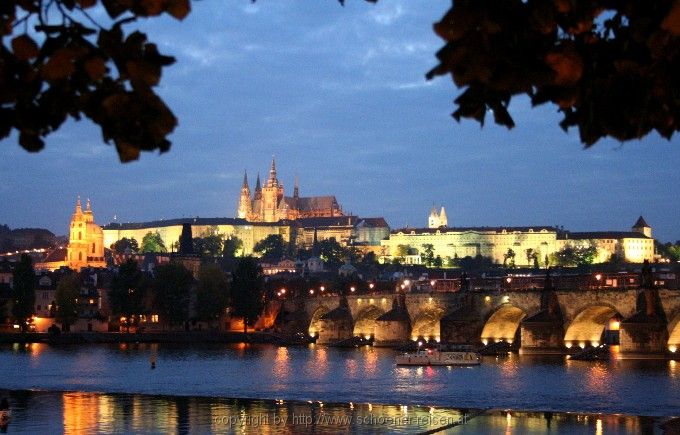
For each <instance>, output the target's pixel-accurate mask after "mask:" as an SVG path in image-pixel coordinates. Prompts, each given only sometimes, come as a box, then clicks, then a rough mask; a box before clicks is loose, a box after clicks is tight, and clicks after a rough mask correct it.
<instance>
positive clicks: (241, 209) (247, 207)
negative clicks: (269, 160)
mask: <svg viewBox="0 0 680 435" xmlns="http://www.w3.org/2000/svg"><path fill="white" fill-rule="evenodd" d="M257 180H258V186H259V181H260V178H259V176H258V179H257ZM252 212H253V207H252V203H251V202H250V187H249V186H248V173H247V172H244V173H243V185H242V186H241V197H240V198H239V200H238V211H237V212H236V217H238V218H241V219H248V217H249V216H250V214H251V213H252Z"/></svg>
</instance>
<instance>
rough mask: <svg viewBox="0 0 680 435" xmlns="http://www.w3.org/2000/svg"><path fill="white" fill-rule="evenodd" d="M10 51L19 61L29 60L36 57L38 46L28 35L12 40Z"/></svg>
mask: <svg viewBox="0 0 680 435" xmlns="http://www.w3.org/2000/svg"><path fill="white" fill-rule="evenodd" d="M12 51H13V52H14V55H15V56H16V57H17V59H19V60H30V59H33V58H35V57H37V56H38V53H39V49H38V44H36V43H35V41H33V39H31V37H30V36H28V35H21V36H17V37H16V38H14V39H12Z"/></svg>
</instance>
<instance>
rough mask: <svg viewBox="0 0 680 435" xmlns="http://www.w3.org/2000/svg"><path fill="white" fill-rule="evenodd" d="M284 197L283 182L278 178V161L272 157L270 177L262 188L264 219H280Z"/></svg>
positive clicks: (272, 220) (271, 220) (270, 220)
mask: <svg viewBox="0 0 680 435" xmlns="http://www.w3.org/2000/svg"><path fill="white" fill-rule="evenodd" d="M281 198H283V184H280V183H279V180H278V179H277V178H276V161H275V160H274V158H273V157H272V166H271V168H270V169H269V179H268V180H267V183H266V184H265V186H264V187H263V188H262V220H263V221H264V222H276V221H278V220H279V216H278V213H277V211H278V208H279V201H280V200H281Z"/></svg>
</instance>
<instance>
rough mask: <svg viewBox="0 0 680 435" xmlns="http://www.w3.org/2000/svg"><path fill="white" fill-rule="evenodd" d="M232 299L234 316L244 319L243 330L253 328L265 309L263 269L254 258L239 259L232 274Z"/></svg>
mask: <svg viewBox="0 0 680 435" xmlns="http://www.w3.org/2000/svg"><path fill="white" fill-rule="evenodd" d="M232 276H233V279H232V283H231V299H232V307H233V313H234V315H236V316H238V317H243V330H244V332H247V330H248V326H253V325H254V324H255V321H256V320H257V318H258V316H259V315H260V314H261V313H262V309H263V308H264V280H263V278H262V269H261V268H260V266H259V265H258V264H257V260H256V259H255V258H253V257H241V258H239V259H238V263H237V264H236V269H235V270H234V273H233V274H232Z"/></svg>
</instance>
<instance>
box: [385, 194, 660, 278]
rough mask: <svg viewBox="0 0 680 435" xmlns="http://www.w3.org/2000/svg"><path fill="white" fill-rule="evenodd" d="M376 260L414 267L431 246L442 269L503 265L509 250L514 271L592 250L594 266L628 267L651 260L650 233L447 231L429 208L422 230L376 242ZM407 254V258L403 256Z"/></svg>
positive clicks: (639, 228) (641, 227)
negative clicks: (467, 263)
mask: <svg viewBox="0 0 680 435" xmlns="http://www.w3.org/2000/svg"><path fill="white" fill-rule="evenodd" d="M381 245H382V249H383V251H382V252H383V256H382V260H383V261H386V262H389V261H391V260H393V259H395V258H398V257H399V258H401V259H402V260H403V261H404V262H406V263H407V264H420V263H421V261H422V259H421V255H420V254H421V253H422V252H424V245H432V250H433V253H434V256H435V257H436V256H439V257H440V258H441V259H442V261H443V264H444V265H446V264H448V263H450V261H451V260H452V259H454V258H463V257H468V256H469V257H476V256H478V255H481V256H483V257H488V258H490V259H491V260H492V261H493V262H494V263H498V264H503V263H504V262H505V261H506V259H507V254H508V251H509V250H511V251H512V252H513V254H514V255H515V257H514V258H513V261H514V263H515V264H516V265H517V266H533V265H534V263H535V262H538V264H540V265H545V264H546V263H547V258H548V257H549V256H550V255H551V254H553V253H556V252H558V251H560V250H562V249H564V248H565V247H566V246H572V247H575V248H576V247H588V246H595V247H596V248H597V257H596V258H595V262H596V263H603V262H606V261H609V260H610V259H611V258H612V256H613V255H615V256H616V257H618V258H620V259H621V260H623V261H625V262H629V263H642V262H643V261H644V260H649V261H653V260H654V239H653V238H652V228H651V227H650V226H649V225H648V224H647V222H645V220H644V219H643V218H642V216H640V218H639V219H638V220H637V222H635V224H634V225H633V227H632V228H631V231H594V232H571V231H566V230H564V229H561V228H556V227H551V226H533V227H531V226H526V227H449V226H448V219H447V217H446V212H445V210H444V208H443V207H442V208H441V211H440V212H439V213H438V212H437V210H436V209H435V208H434V207H433V208H432V210H431V212H430V215H429V217H428V228H403V229H398V230H394V231H392V232H391V233H390V236H389V238H388V239H385V240H383V241H382V242H381ZM406 252H408V253H406Z"/></svg>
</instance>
